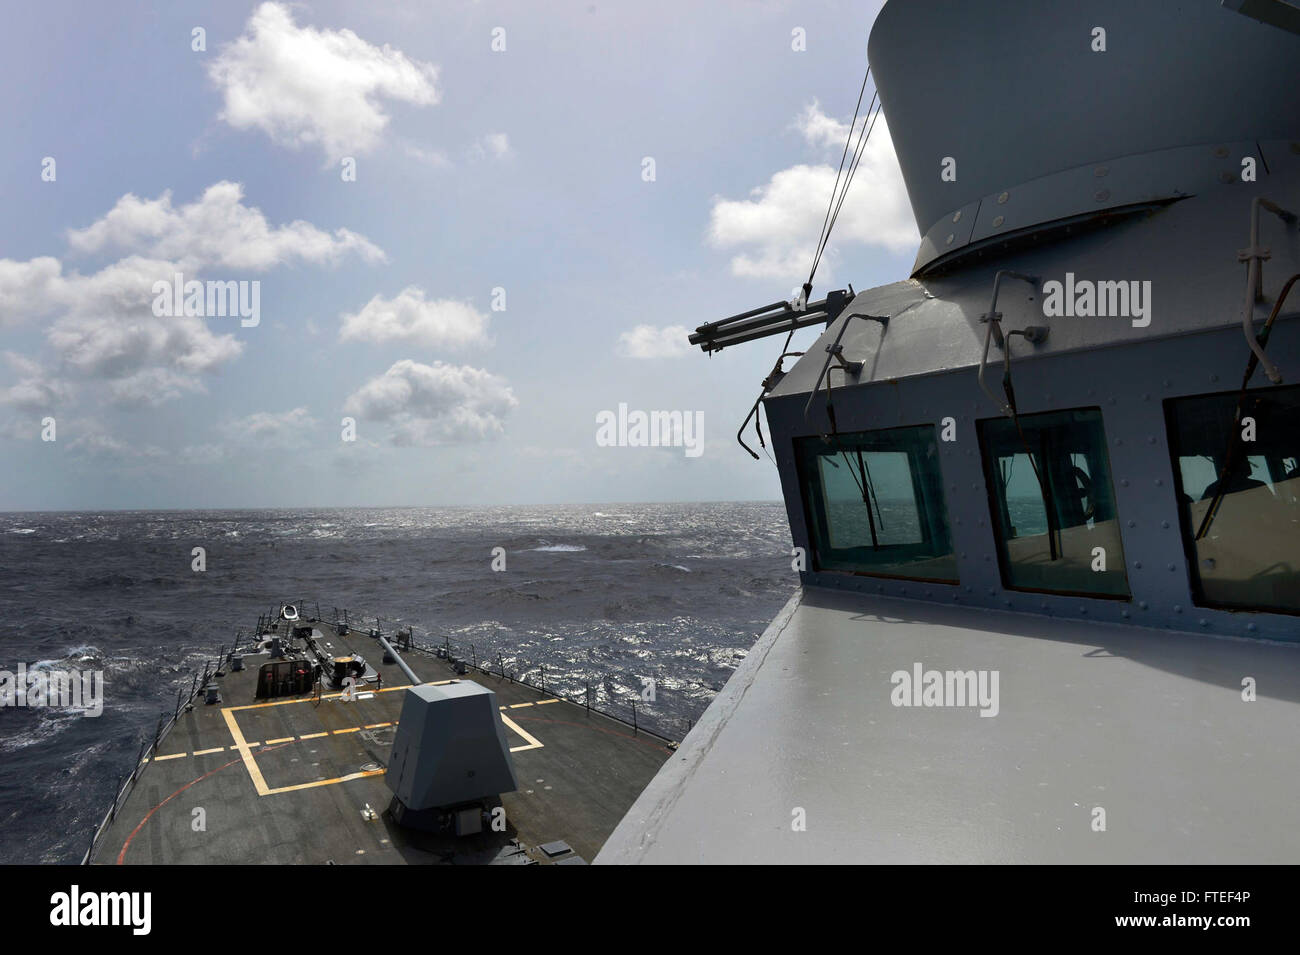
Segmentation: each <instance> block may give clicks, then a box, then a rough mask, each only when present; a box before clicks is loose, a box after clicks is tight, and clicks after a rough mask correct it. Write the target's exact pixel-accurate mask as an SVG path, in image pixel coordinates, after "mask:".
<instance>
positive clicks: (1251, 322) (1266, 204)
mask: <svg viewBox="0 0 1300 955" xmlns="http://www.w3.org/2000/svg"><path fill="white" fill-rule="evenodd" d="M1260 209H1267V210H1268V211H1269V212H1271V213H1273V214H1274V215H1276V216H1277V217H1278V218H1279V219H1281V220H1282V221H1283V222H1285V223H1286V224H1287V225H1295V223H1296V214H1295V213H1294V212H1289V211H1287V210H1286V209H1283V208H1282V207H1281V206H1279V205H1278V204H1277V203H1275V202H1271V201H1270V200H1268V199H1265V198H1264V197H1263V196H1256V197H1255V198H1254V199H1252V200H1251V202H1250V245H1249V246H1248V247H1246V248H1244V249H1242V250H1241V251H1239V252H1238V253H1237V261H1238V262H1245V263H1246V305H1245V308H1244V309H1243V310H1242V315H1241V331H1242V334H1243V335H1245V336H1246V344H1247V345H1248V346H1250V350H1251V351H1252V352H1253V353H1254V355H1255V357H1256V358H1257V359H1258V360H1259V363H1260V365H1262V366H1263V368H1264V374H1266V375H1267V376H1268V380H1269V381H1271V382H1273V384H1275V385H1280V384H1281V383H1282V373H1281V372H1280V371H1278V369H1277V366H1276V365H1274V364H1273V363H1272V362H1271V361H1269V359H1268V355H1266V354H1265V353H1264V346H1263V345H1261V344H1260V343H1259V339H1258V338H1257V337H1256V335H1255V303H1256V302H1257V301H1259V300H1260V299H1261V298H1263V297H1264V274H1263V273H1264V267H1263V262H1264V260H1265V259H1267V258H1269V257H1270V255H1271V253H1270V252H1269V250H1268V249H1265V248H1261V247H1260V244H1259V210H1260Z"/></svg>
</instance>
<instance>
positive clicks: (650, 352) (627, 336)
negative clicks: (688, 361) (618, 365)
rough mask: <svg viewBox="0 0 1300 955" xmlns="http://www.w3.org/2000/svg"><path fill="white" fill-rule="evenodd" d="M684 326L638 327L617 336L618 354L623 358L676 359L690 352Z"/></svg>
mask: <svg viewBox="0 0 1300 955" xmlns="http://www.w3.org/2000/svg"><path fill="white" fill-rule="evenodd" d="M689 335H690V331H688V330H687V328H686V326H684V325H667V326H665V327H663V328H658V327H656V326H654V325H638V326H636V327H635V328H633V329H632V330H631V331H630V332H623V334H621V335H619V336H618V353H619V354H620V355H622V356H623V357H625V358H676V357H678V356H680V355H685V354H687V353H688V352H689V351H690V350H691V346H690V342H689V341H687V337H688V336H689Z"/></svg>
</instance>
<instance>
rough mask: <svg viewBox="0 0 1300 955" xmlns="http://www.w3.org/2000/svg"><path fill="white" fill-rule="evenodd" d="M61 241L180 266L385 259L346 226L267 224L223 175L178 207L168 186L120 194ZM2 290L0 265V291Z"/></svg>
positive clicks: (239, 188)
mask: <svg viewBox="0 0 1300 955" xmlns="http://www.w3.org/2000/svg"><path fill="white" fill-rule="evenodd" d="M68 244H69V245H71V246H72V248H73V249H74V250H75V251H78V252H100V251H103V250H105V249H114V248H116V249H131V250H134V251H136V252H138V253H140V254H144V255H148V256H151V257H155V258H164V259H168V260H170V261H174V262H176V263H178V264H179V265H180V266H181V267H182V268H183V269H196V268H202V267H204V266H220V267H223V268H230V269H252V270H257V271H262V270H265V269H269V268H273V267H275V266H277V265H284V264H286V263H291V262H309V263H313V264H321V263H325V264H332V263H334V262H337V261H338V260H339V259H341V258H342V257H343V256H345V255H348V254H350V253H355V254H357V255H359V256H360V257H361V258H362V259H364V260H365V261H367V262H380V261H383V260H384V253H383V250H382V249H380V248H379V247H378V246H376V245H374V244H373V243H372V242H371V241H370V240H369V239H367V238H366V237H365V236H363V235H358V234H356V233H355V232H352V231H350V230H348V229H335V230H334V233H333V234H332V235H331V234H330V233H328V232H325V231H324V230H322V229H318V228H316V226H314V225H312V224H311V223H310V222H303V221H302V220H301V219H298V220H295V221H293V222H290V223H289V224H288V225H282V226H272V225H271V224H270V223H269V222H267V220H266V216H265V215H263V214H262V210H260V209H258V208H256V207H255V206H246V205H244V187H243V185H242V184H240V183H237V182H225V181H223V182H218V183H215V184H214V185H211V186H209V187H208V188H207V189H205V190H204V191H203V195H202V196H200V197H199V198H198V199H196V200H195V201H194V202H191V203H187V204H183V205H181V206H180V207H176V206H174V205H173V204H172V196H171V192H170V191H167V192H164V193H163V194H162V195H161V196H159V197H158V198H157V199H140V198H139V197H137V196H135V195H132V194H131V193H127V194H126V195H125V196H123V197H122V198H121V199H119V200H117V203H116V204H115V205H114V206H113V208H112V209H110V210H109V212H108V213H107V214H106V215H105V216H104V217H103V218H101V219H99V220H98V221H96V222H93V223H91V224H90V225H88V226H86V228H84V229H74V230H71V231H70V232H69V233H68ZM39 261H42V260H33V262H39ZM56 264H57V263H56ZM34 280H35V278H33V279H32V281H34ZM3 291H4V280H3V273H2V272H0V295H2V294H3Z"/></svg>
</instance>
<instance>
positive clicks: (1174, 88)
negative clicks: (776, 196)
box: [596, 0, 1300, 863]
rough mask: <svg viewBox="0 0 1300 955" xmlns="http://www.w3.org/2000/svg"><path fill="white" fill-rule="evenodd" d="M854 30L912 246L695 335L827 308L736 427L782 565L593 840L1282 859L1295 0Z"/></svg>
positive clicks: (692, 847) (850, 857)
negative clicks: (750, 632)
mask: <svg viewBox="0 0 1300 955" xmlns="http://www.w3.org/2000/svg"><path fill="white" fill-rule="evenodd" d="M868 59H869V63H870V73H871V76H872V77H874V79H875V84H876V89H877V92H878V100H879V103H880V104H882V106H883V110H884V115H885V117H886V120H887V123H888V128H889V132H890V134H891V136H892V139H893V144H894V148H895V151H896V153H897V155H898V160H899V163H900V165H901V168H902V172H903V177H904V180H905V181H906V184H907V189H908V194H909V198H910V200H911V205H912V209H913V212H914V214H915V218H916V223H917V227H918V231H919V233H920V234H921V241H920V247H919V249H918V251H917V255H916V260H915V264H914V266H913V270H912V273H911V275H910V276H909V277H908V278H906V279H904V280H902V281H899V282H895V283H893V284H890V285H885V286H882V287H880V288H874V289H871V290H869V291H864V292H859V293H856V294H853V292H852V289H851V287H850V289H849V290H846V291H843V292H832V293H829V294H827V295H826V296H825V297H824V298H822V299H820V300H817V301H812V300H811V299H812V296H811V295H808V294H806V293H807V292H808V288H807V286H805V294H804V295H802V296H799V297H798V298H797V299H796V301H794V302H792V303H788V304H787V303H775V304H774V305H772V306H769V307H767V308H760V309H755V310H751V311H748V312H745V313H742V314H740V315H738V316H734V317H732V318H731V319H726V320H723V321H719V322H710V323H707V324H705V325H702V326H700V327H699V328H698V329H697V331H696V333H695V334H694V335H692V336H691V341H692V342H693V343H694V344H697V345H699V346H700V347H701V348H702V349H703V350H704V351H706V352H713V351H716V350H718V349H720V348H725V347H729V346H733V345H740V344H743V343H747V342H753V341H755V340H759V339H764V338H766V337H767V336H769V335H784V336H786V342H787V347H788V343H789V341H790V333H791V331H792V330H794V329H796V328H802V327H810V326H813V325H819V324H824V325H825V329H824V331H823V332H822V333H821V335H820V337H819V338H818V339H817V341H816V343H815V344H813V345H812V346H811V347H809V348H808V349H806V353H805V354H802V355H783V356H782V357H783V359H787V360H788V359H790V358H794V359H795V361H794V363H793V365H792V366H791V367H789V368H788V369H785V368H784V366H783V363H782V361H781V360H778V361H777V363H776V367H775V368H774V369H773V371H772V373H771V374H770V375H769V376H768V378H767V379H766V380H765V381H764V383H763V393H762V395H761V397H760V402H759V403H760V404H761V406H762V408H763V409H764V410H765V412H766V417H767V421H768V435H767V436H766V438H764V437H763V435H762V432H761V431H758V432H757V433H754V432H751V431H749V430H748V428H746V431H745V433H744V434H742V435H740V439H741V442H742V444H744V445H746V446H747V447H749V448H752V447H754V446H755V444H756V442H757V441H759V440H762V441H763V442H764V443H765V444H766V445H767V446H769V447H770V449H771V454H772V455H773V456H774V458H775V461H776V465H777V468H778V470H779V473H780V479H781V486H782V490H783V494H784V498H785V505H786V509H787V513H788V517H789V522H790V530H791V535H792V540H793V545H794V548H795V558H794V559H795V560H796V561H799V562H801V563H799V564H796V566H802V569H801V573H800V577H801V584H802V586H801V588H800V590H799V592H798V593H797V594H796V595H795V596H794V597H793V598H792V599H791V600H790V602H789V604H788V605H787V606H786V607H785V609H784V610H783V611H782V612H781V613H780V615H779V616H778V617H777V618H776V619H775V620H774V621H773V622H772V624H771V626H770V628H769V629H768V630H767V632H766V633H765V634H764V635H763V637H762V638H761V639H760V640H759V642H758V643H757V644H756V646H755V647H754V649H753V650H752V651H751V653H750V654H749V656H748V657H747V658H746V659H745V661H744V662H743V663H742V664H741V666H740V668H739V669H738V670H737V672H736V673H735V674H734V675H733V676H732V678H731V680H730V681H729V682H728V684H727V685H726V687H725V688H724V690H723V691H722V693H721V694H720V695H719V696H718V697H717V698H716V699H715V700H714V701H713V703H712V704H711V706H710V707H709V709H708V710H707V711H706V713H705V714H704V716H703V717H702V718H701V719H700V721H699V722H698V723H697V724H696V726H695V728H694V729H693V730H692V732H691V733H690V735H689V736H687V738H686V739H685V740H684V742H683V744H682V746H681V748H680V750H679V752H678V753H677V754H676V755H674V757H673V758H672V759H671V760H669V761H668V763H666V764H665V766H664V768H663V769H662V770H660V772H659V773H658V774H657V776H656V777H655V779H654V781H653V782H651V783H650V785H649V786H648V787H647V789H646V791H645V792H644V793H643V794H642V795H641V796H640V798H639V799H638V800H637V802H636V804H635V805H634V806H633V807H632V810H631V811H630V812H629V813H628V815H627V816H626V818H625V819H624V820H623V821H622V822H621V823H620V824H619V826H618V828H617V829H616V830H615V832H614V833H613V835H612V836H611V837H610V839H609V840H608V841H607V842H606V843H605V845H604V847H603V848H602V850H601V852H600V854H599V855H598V856H597V858H596V861H597V862H598V863H631V862H643V863H688V862H689V863H722V862H747V863H763V862H767V863H823V862H900V863H1021V862H1024V863H1066V862H1069V863H1247V862H1255V863H1263V862H1269V863H1294V862H1296V861H1297V860H1300V805H1297V801H1296V799H1295V792H1296V789H1297V786H1298V785H1300V759H1297V756H1296V750H1295V741H1296V739H1297V738H1298V737H1300V645H1298V643H1297V641H1300V616H1297V613H1300V414H1298V412H1300V321H1297V319H1300V292H1296V291H1295V289H1294V286H1295V284H1296V283H1297V279H1300V275H1298V274H1297V273H1300V231H1298V230H1297V214H1298V213H1300V8H1297V7H1296V6H1294V5H1293V4H1288V3H1283V2H1278V0H1224V2H1222V3H1219V2H1216V0H1193V2H1174V0H1149V2H1144V3H1129V2H1113V0H1100V2H1094V3H1087V4H1079V3H1063V2H1051V3H1044V2H1041V0H1000V2H998V3H993V4H983V3H954V2H945V0H888V2H887V3H886V4H885V6H884V7H883V9H882V11H881V13H880V14H879V16H878V17H877V19H876V21H875V24H874V26H873V29H872V32H871V36H870V41H869V45H868ZM864 87H865V83H864ZM868 129H869V127H868ZM846 153H847V154H848V155H849V156H852V155H854V153H855V149H854V147H852V146H850V145H846ZM849 163H851V160H849ZM844 168H846V169H848V170H850V171H851V168H852V167H851V165H846V166H845V167H844ZM810 201H812V200H811V198H810ZM828 215H829V211H828ZM810 282H811V278H810ZM748 347H750V348H753V347H755V346H753V345H749V346H748ZM783 351H784V349H783ZM757 416H758V411H757V405H756V409H755V412H754V415H753V416H752V417H751V419H750V420H754V418H756V417H757ZM746 424H747V425H748V421H747V422H746ZM737 453H744V452H743V451H740V450H739V449H737ZM754 453H756V452H754ZM756 466H757V465H756Z"/></svg>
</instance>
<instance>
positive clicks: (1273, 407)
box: [1165, 385, 1300, 613]
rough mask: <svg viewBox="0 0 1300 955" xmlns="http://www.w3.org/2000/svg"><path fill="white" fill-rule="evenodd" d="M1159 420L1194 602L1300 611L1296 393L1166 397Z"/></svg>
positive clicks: (1292, 389)
mask: <svg viewBox="0 0 1300 955" xmlns="http://www.w3.org/2000/svg"><path fill="white" fill-rule="evenodd" d="M1238 404H1240V410H1239V409H1238ZM1165 420H1166V422H1167V425H1168V431H1169V452H1170V455H1171V456H1172V458H1173V464H1174V484H1175V487H1176V488H1177V491H1178V502H1179V507H1178V513H1179V519H1180V524H1181V529H1182V534H1183V547H1184V550H1185V551H1186V552H1187V560H1188V564H1189V566H1190V567H1191V580H1192V589H1193V592H1194V594H1195V599H1196V602H1197V603H1200V604H1204V605H1207V606H1212V607H1225V608H1230V609H1241V610H1272V611H1277V612H1280V613H1300V386H1294V385H1293V386H1289V387H1285V388H1263V389H1257V390H1251V391H1247V392H1245V393H1244V394H1242V395H1239V394H1238V393H1237V392H1232V393H1227V394H1218V395H1201V396H1198V397H1195V398H1172V399H1170V400H1168V401H1166V402H1165Z"/></svg>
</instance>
